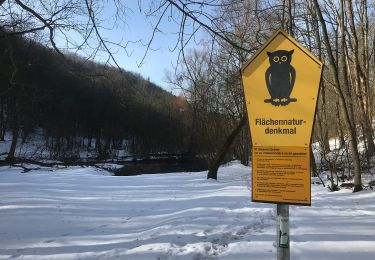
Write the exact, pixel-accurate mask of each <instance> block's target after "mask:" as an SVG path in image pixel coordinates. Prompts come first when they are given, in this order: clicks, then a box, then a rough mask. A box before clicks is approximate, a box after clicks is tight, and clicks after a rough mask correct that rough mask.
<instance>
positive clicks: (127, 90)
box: [0, 32, 190, 160]
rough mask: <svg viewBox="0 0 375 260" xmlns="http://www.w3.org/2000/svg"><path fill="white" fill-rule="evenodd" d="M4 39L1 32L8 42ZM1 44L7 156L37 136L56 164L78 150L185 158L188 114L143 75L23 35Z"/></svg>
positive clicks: (0, 102)
mask: <svg viewBox="0 0 375 260" xmlns="http://www.w3.org/2000/svg"><path fill="white" fill-rule="evenodd" d="M5 34H6V33H5V32H3V35H5ZM4 37H7V39H6V40H4V38H3V39H2V40H1V41H0V52H1V53H0V70H1V75H0V92H1V95H0V110H1V111H0V140H1V141H4V138H5V134H6V132H11V133H12V145H11V148H10V151H9V153H8V155H7V159H8V160H13V159H14V157H15V151H16V147H17V144H19V143H18V142H25V141H27V139H28V137H29V136H31V135H33V134H34V133H35V132H36V131H38V129H39V130H40V129H41V130H42V136H43V139H42V142H43V145H44V146H45V149H47V150H48V151H50V154H51V159H75V158H76V157H77V156H78V157H79V153H80V151H91V152H93V153H94V154H95V157H97V158H108V156H109V155H110V154H111V153H113V151H115V150H127V151H128V152H129V153H130V154H132V155H135V156H136V155H145V154H150V153H159V152H165V153H184V152H186V149H187V142H188V135H189V130H190V123H189V107H188V106H187V104H186V102H185V101H184V100H183V99H181V97H176V96H174V95H172V94H171V93H169V92H167V91H165V90H163V89H162V88H160V87H158V86H157V85H155V84H154V83H152V82H150V81H148V80H146V79H144V78H142V77H141V76H139V75H136V74H134V73H130V72H127V71H124V70H121V71H120V70H118V69H117V68H115V67H111V66H108V65H105V64H99V63H95V62H90V61H87V60H86V59H83V58H82V57H79V56H76V55H72V54H69V53H66V54H65V57H66V58H65V60H62V59H61V58H60V57H59V55H58V54H56V52H55V51H53V50H51V49H48V48H46V47H44V46H42V45H40V44H38V43H36V42H34V41H32V40H30V39H27V38H21V37H19V36H4Z"/></svg>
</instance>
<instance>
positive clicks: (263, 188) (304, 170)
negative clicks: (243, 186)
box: [252, 146, 311, 205]
mask: <svg viewBox="0 0 375 260" xmlns="http://www.w3.org/2000/svg"><path fill="white" fill-rule="evenodd" d="M252 155H253V160H252V161H253V163H252V166H253V174H252V199H253V201H260V202H275V203H287V204H301V205H311V181H310V180H311V179H310V171H309V169H310V149H309V148H306V147H286V146H280V147H271V146H260V147H255V146H254V147H253V153H252Z"/></svg>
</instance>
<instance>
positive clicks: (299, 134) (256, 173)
mask: <svg viewBox="0 0 375 260" xmlns="http://www.w3.org/2000/svg"><path fill="white" fill-rule="evenodd" d="M322 69H323V64H322V62H321V61H319V60H318V59H317V58H316V57H314V56H313V55H312V54H311V53H310V52H309V51H308V50H307V49H306V48H304V47H303V46H302V45H301V44H300V43H298V42H297V41H296V40H295V39H294V38H292V37H291V36H290V35H288V34H287V33H286V32H285V31H283V30H278V31H277V32H276V33H275V34H274V35H273V36H271V38H270V39H269V40H268V41H267V42H266V43H265V44H264V45H263V46H262V47H261V48H260V49H259V50H258V51H257V52H256V53H255V54H254V55H253V57H252V58H251V59H250V60H249V61H248V62H247V63H246V64H245V65H244V66H243V68H242V81H243V87H244V94H245V101H246V108H247V113H248V122H249V126H250V131H251V138H252V144H253V147H252V201H255V202H269V203H277V245H278V253H277V256H278V258H277V259H289V258H290V256H289V255H290V253H289V241H290V234H289V204H293V205H305V206H309V205H311V178H310V144H311V135H312V129H313V125H314V119H315V109H316V103H317V98H318V93H319V86H320V79H321V74H322Z"/></svg>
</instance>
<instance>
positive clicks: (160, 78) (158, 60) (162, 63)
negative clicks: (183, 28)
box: [104, 0, 179, 92]
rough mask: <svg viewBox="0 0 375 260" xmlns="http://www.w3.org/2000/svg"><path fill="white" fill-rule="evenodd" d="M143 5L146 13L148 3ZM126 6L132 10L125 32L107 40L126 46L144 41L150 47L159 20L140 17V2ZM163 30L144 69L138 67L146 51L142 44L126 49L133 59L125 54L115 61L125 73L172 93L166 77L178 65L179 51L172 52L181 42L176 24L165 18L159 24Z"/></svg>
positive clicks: (111, 34)
mask: <svg viewBox="0 0 375 260" xmlns="http://www.w3.org/2000/svg"><path fill="white" fill-rule="evenodd" d="M141 3H142V7H143V8H144V9H143V10H142V11H144V10H146V8H148V5H149V1H142V2H141ZM126 6H127V7H129V8H130V10H128V11H127V17H126V25H125V26H123V28H118V29H113V30H110V31H105V32H104V33H105V37H106V38H107V39H109V40H111V41H120V40H121V39H122V40H123V41H124V42H126V41H128V40H130V41H137V40H141V41H142V42H143V43H147V42H148V41H149V40H150V38H151V36H152V31H153V29H152V24H155V23H156V19H151V18H148V19H147V18H146V17H145V15H143V14H141V13H140V11H139V7H138V0H130V1H127V2H126ZM110 8H111V7H110ZM109 11H111V10H109ZM112 11H113V10H112ZM160 29H161V30H162V32H159V33H157V34H156V35H155V38H154V40H153V42H152V45H151V47H152V49H153V50H149V51H148V53H147V56H146V58H145V60H144V63H143V64H142V65H141V66H139V64H140V63H141V61H142V58H143V56H144V55H145V52H146V49H147V48H146V46H143V45H142V44H140V43H134V44H133V43H132V44H129V45H128V48H127V49H128V53H129V54H131V56H130V57H128V55H127V54H126V52H125V51H119V52H118V53H116V55H115V58H116V61H117V62H118V64H119V65H120V66H121V67H122V68H124V69H125V70H128V71H133V72H137V73H139V74H141V75H142V76H143V77H145V78H146V79H147V78H149V79H150V81H152V82H154V83H156V84H158V85H159V86H161V87H163V88H164V89H166V90H168V91H170V90H172V89H171V87H172V86H170V85H168V84H167V83H166V82H165V81H166V73H167V72H168V71H173V64H174V65H176V62H177V56H178V50H175V51H173V52H172V51H171V50H172V49H173V48H174V47H175V45H176V42H177V40H178V37H177V34H176V33H177V32H178V29H179V27H178V25H177V24H176V22H174V21H171V20H169V21H168V19H167V17H165V19H163V20H162V22H161V24H160ZM174 92H176V90H174Z"/></svg>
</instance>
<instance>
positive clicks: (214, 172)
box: [207, 115, 247, 180]
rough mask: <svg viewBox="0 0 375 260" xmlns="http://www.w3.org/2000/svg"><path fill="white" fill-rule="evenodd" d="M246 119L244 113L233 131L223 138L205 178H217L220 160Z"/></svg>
mask: <svg viewBox="0 0 375 260" xmlns="http://www.w3.org/2000/svg"><path fill="white" fill-rule="evenodd" d="M246 121H247V116H246V115H245V116H243V117H242V119H241V120H240V122H239V123H238V125H237V126H236V127H235V128H234V129H233V131H232V132H231V133H230V135H229V136H228V137H227V139H226V140H225V142H224V144H223V146H222V147H221V148H220V150H219V151H218V152H217V153H216V156H215V158H214V160H213V162H212V164H211V165H210V167H209V169H208V173H207V179H215V180H217V171H218V169H219V166H220V164H221V162H222V161H223V159H224V157H225V155H226V154H227V152H228V150H229V148H230V146H231V144H232V143H233V140H234V139H235V138H236V136H237V135H238V134H239V133H240V132H241V129H242V127H243V126H244V125H245V123H246Z"/></svg>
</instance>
